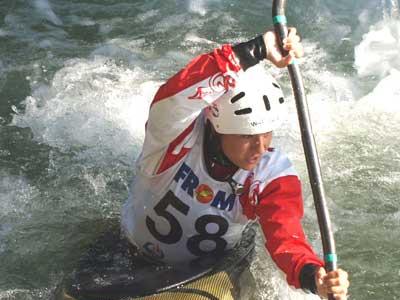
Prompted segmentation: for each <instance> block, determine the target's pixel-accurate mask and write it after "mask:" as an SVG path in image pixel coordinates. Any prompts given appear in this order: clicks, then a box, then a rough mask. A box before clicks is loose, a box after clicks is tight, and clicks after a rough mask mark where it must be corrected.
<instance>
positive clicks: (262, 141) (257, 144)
mask: <svg viewBox="0 0 400 300" xmlns="http://www.w3.org/2000/svg"><path fill="white" fill-rule="evenodd" d="M252 146H253V150H254V152H256V153H257V154H263V153H264V152H265V151H267V149H268V147H269V137H268V136H267V135H265V134H257V135H254V137H253V143H252Z"/></svg>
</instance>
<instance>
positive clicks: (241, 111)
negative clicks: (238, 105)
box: [235, 107, 253, 116]
mask: <svg viewBox="0 0 400 300" xmlns="http://www.w3.org/2000/svg"><path fill="white" fill-rule="evenodd" d="M252 111H253V110H252V109H251V108H250V107H248V108H243V109H239V110H236V111H235V115H238V116H240V115H247V114H251V112H252Z"/></svg>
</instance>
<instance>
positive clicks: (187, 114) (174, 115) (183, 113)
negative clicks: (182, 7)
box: [138, 30, 302, 175]
mask: <svg viewBox="0 0 400 300" xmlns="http://www.w3.org/2000/svg"><path fill="white" fill-rule="evenodd" d="M299 41H300V38H299V37H298V36H297V35H296V31H295V30H290V31H289V36H288V41H287V44H286V45H285V49H287V50H291V49H295V50H293V51H289V55H287V56H286V57H283V56H282V55H281V54H280V51H279V50H278V44H277V39H276V37H275V34H274V33H273V32H272V31H269V32H267V33H265V34H264V35H263V36H259V37H257V38H255V39H253V40H250V41H248V42H245V43H241V44H238V45H236V46H233V47H232V46H231V45H224V46H222V47H221V48H219V49H215V50H214V51H213V52H211V53H208V54H203V55H200V56H199V57H197V58H195V59H194V60H192V61H191V62H190V63H189V64H188V65H187V66H186V67H185V68H184V69H182V70H181V71H180V72H178V73H177V74H176V75H174V76H173V77H172V78H170V79H169V80H168V81H167V82H166V83H165V84H164V85H162V86H161V87H160V89H159V90H158V91H157V93H156V95H155V97H154V100H153V102H152V103H151V107H150V113H149V119H148V122H147V125H146V137H145V141H144V145H143V150H142V155H141V158H140V161H139V163H138V166H139V168H140V169H141V170H142V171H144V172H145V173H146V174H148V175H154V174H158V173H161V172H162V171H164V170H166V169H168V168H169V167H170V166H171V165H173V164H175V163H176V162H177V161H179V160H180V158H182V157H183V156H184V155H185V154H186V153H187V152H188V151H189V150H190V148H191V144H192V143H193V141H194V140H195V138H196V137H195V136H194V135H193V134H192V133H193V132H196V130H195V126H196V124H195V121H196V120H197V118H198V116H199V115H200V114H201V111H202V109H203V108H205V107H206V106H208V105H209V104H211V103H212V102H213V101H215V100H216V99H218V98H219V97H220V96H221V95H223V94H224V93H225V92H226V90H227V89H229V88H230V87H231V86H232V85H233V84H234V81H235V80H240V73H241V71H242V70H246V69H247V68H249V67H250V66H252V65H255V64H257V63H258V62H259V61H261V60H263V59H265V58H268V59H269V60H270V61H271V62H272V63H273V64H275V65H276V66H279V67H284V66H287V64H288V63H289V62H290V61H291V59H292V56H301V55H302V45H301V44H300V43H299ZM197 121H200V120H197Z"/></svg>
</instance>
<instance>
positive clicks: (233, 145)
mask: <svg viewBox="0 0 400 300" xmlns="http://www.w3.org/2000/svg"><path fill="white" fill-rule="evenodd" d="M248 148H249V147H248V143H242V142H240V141H238V140H232V139H225V140H223V141H222V150H223V151H224V154H225V155H226V156H227V157H228V158H229V159H230V160H232V161H237V160H238V159H239V160H240V159H241V158H242V157H243V156H245V155H246V152H247V151H248V150H249V149H248Z"/></svg>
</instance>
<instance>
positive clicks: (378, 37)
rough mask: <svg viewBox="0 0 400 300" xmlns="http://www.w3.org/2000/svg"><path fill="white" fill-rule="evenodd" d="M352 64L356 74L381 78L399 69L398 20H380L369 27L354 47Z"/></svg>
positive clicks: (399, 29) (399, 40) (399, 32)
mask: <svg viewBox="0 0 400 300" xmlns="http://www.w3.org/2000/svg"><path fill="white" fill-rule="evenodd" d="M354 52H355V61H354V66H355V68H356V69H357V72H358V75H359V76H361V77H363V76H378V77H379V78H383V77H385V76H386V75H388V74H389V73H390V71H391V70H392V69H397V70H400V21H398V20H389V21H381V22H380V23H378V24H376V25H374V26H372V27H371V29H370V31H369V32H368V33H367V34H365V35H364V36H363V40H362V41H361V43H360V44H359V45H358V46H356V47H355V49H354Z"/></svg>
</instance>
